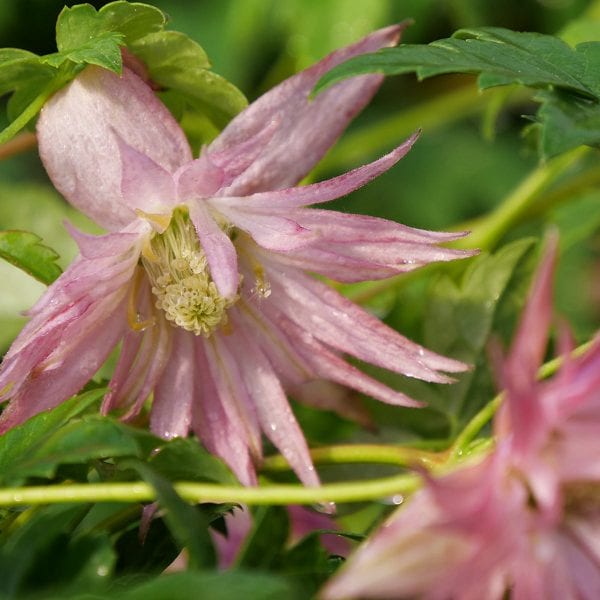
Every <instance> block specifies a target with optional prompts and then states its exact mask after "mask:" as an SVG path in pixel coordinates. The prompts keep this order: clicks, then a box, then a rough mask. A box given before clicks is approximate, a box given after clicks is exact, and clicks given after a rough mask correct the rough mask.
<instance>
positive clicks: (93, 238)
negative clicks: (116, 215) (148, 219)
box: [65, 221, 140, 258]
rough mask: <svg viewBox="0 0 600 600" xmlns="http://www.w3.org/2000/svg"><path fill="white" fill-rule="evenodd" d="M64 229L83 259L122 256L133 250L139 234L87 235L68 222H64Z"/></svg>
mask: <svg viewBox="0 0 600 600" xmlns="http://www.w3.org/2000/svg"><path fill="white" fill-rule="evenodd" d="M65 228H66V229H67V231H68V232H69V235H70V236H71V237H72V238H73V239H74V240H75V242H76V243H77V246H78V247H79V252H80V253H81V255H82V256H83V257H84V258H106V257H108V256H115V254H123V253H125V252H127V250H129V249H130V248H133V247H134V246H135V244H136V242H137V241H138V240H139V238H140V234H139V233H134V232H132V233H124V232H119V233H109V234H107V235H89V234H87V233H84V232H82V231H79V230H78V229H77V228H76V227H75V226H74V225H72V224H71V223H69V222H68V221H65Z"/></svg>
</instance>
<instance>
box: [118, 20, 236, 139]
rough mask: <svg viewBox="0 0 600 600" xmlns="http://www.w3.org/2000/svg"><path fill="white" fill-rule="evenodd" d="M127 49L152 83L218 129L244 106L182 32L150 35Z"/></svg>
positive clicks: (225, 81)
mask: <svg viewBox="0 0 600 600" xmlns="http://www.w3.org/2000/svg"><path fill="white" fill-rule="evenodd" d="M129 48H130V50H131V51H132V52H133V53H134V54H135V55H136V56H138V57H139V58H140V59H141V60H142V61H143V62H144V63H145V64H146V66H147V68H148V72H149V74H150V77H151V78H152V80H153V81H155V82H156V83H158V84H159V85H161V86H162V87H163V88H165V89H167V90H169V91H170V92H171V93H175V94H176V95H178V96H179V97H180V98H181V99H182V100H183V101H184V102H185V104H186V105H187V106H188V107H190V108H192V109H193V110H195V111H199V112H201V113H204V114H205V115H206V116H208V117H209V118H210V119H211V120H212V121H213V122H214V123H215V125H216V126H217V127H218V128H219V129H221V128H223V127H224V126H225V125H226V124H227V123H228V122H229V121H230V120H231V118H232V117H233V116H235V115H236V114H237V113H238V112H240V111H241V110H243V109H244V108H245V107H246V106H247V101H246V98H245V97H244V95H243V94H242V93H241V92H240V91H239V90H238V89H237V88H236V87H235V86H234V85H233V84H231V83H229V82H228V81H227V80H226V79H224V78H223V77H220V76H219V75H217V74H215V73H213V72H212V71H210V70H209V69H208V68H209V67H210V63H209V62H208V59H207V57H206V53H205V52H204V50H203V49H202V48H201V47H200V46H199V45H198V44H196V42H194V41H192V40H190V39H189V38H188V37H187V36H185V35H184V34H182V33H178V32H175V31H161V32H159V33H153V34H150V35H147V36H145V37H143V38H141V39H140V40H138V41H137V42H134V43H133V44H131V45H130V47H129Z"/></svg>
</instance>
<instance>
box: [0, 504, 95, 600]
mask: <svg viewBox="0 0 600 600" xmlns="http://www.w3.org/2000/svg"><path fill="white" fill-rule="evenodd" d="M87 510H88V509H87V507H86V506H72V505H59V506H50V507H47V508H45V509H42V510H40V511H37V512H33V513H32V514H30V515H28V516H29V519H26V520H24V523H23V524H22V525H21V526H20V527H17V528H14V527H13V528H11V529H10V530H9V531H7V532H3V534H2V537H1V538H0V542H1V543H0V597H1V598H14V597H15V596H16V592H17V591H18V590H19V588H20V587H21V586H22V585H23V584H25V583H27V580H28V577H27V576H28V574H30V573H32V572H34V571H35V567H36V565H37V564H38V561H39V560H40V558H41V557H44V558H45V557H47V556H48V550H49V549H50V548H51V547H52V545H53V544H54V543H55V542H56V540H57V539H58V538H59V537H60V536H61V535H62V534H65V533H69V532H70V531H71V530H72V528H73V527H74V526H75V525H76V523H77V522H78V521H79V519H81V517H82V516H83V515H84V514H85V512H86V511H87Z"/></svg>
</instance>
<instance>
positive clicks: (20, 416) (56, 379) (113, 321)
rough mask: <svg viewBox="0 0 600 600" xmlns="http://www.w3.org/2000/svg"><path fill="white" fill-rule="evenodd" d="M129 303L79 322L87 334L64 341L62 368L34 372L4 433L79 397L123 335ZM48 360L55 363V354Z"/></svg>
mask: <svg viewBox="0 0 600 600" xmlns="http://www.w3.org/2000/svg"><path fill="white" fill-rule="evenodd" d="M125 302H126V300H124V299H123V300H122V301H121V302H120V303H117V304H116V305H115V304H114V303H112V302H110V303H107V306H106V307H105V308H104V309H103V310H101V311H98V312H97V313H94V314H92V315H90V317H91V318H90V321H91V322H90V323H87V324H86V323H84V322H83V320H80V321H79V325H80V326H81V327H85V331H86V333H85V335H84V336H80V337H79V338H76V339H74V340H73V341H72V342H71V343H69V342H68V341H64V342H63V344H68V345H66V346H63V347H60V348H59V349H58V352H60V353H61V358H60V368H56V367H57V365H53V364H50V365H49V366H48V367H47V368H40V369H39V370H35V369H34V370H33V371H32V372H31V376H30V377H29V378H28V379H27V380H26V381H25V382H23V384H22V385H21V386H20V387H19V391H18V393H17V394H15V395H14V396H12V399H11V401H10V403H9V404H8V406H7V407H6V409H5V410H4V412H3V413H2V415H1V416H0V434H2V433H4V432H5V431H7V430H8V429H10V428H12V427H15V426H16V425H19V424H20V423H22V422H23V421H25V420H27V419H29V418H30V417H32V416H34V415H36V414H38V413H40V412H42V411H44V410H48V409H51V408H54V407H55V406H57V405H58V404H60V403H61V402H63V401H64V400H65V399H66V398H69V397H70V396H72V395H73V394H76V393H77V392H78V391H79V390H80V389H81V388H82V387H83V386H84V385H85V384H86V383H87V382H88V381H89V380H90V379H91V377H93V375H94V374H95V373H96V371H97V370H98V369H99V368H100V366H101V365H102V363H104V361H105V360H106V358H107V357H108V355H109V353H110V352H111V350H112V349H113V348H114V347H115V345H116V344H117V342H118V340H119V338H120V337H121V336H122V335H123V330H124V328H125V310H124V304H125ZM48 358H49V359H50V360H51V359H52V354H50V355H49V357H48ZM4 383H5V382H3V384H4Z"/></svg>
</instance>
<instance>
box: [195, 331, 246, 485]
mask: <svg viewBox="0 0 600 600" xmlns="http://www.w3.org/2000/svg"><path fill="white" fill-rule="evenodd" d="M194 341H195V344H194V346H195V351H196V352H195V354H196V365H197V372H196V374H195V377H194V385H195V388H196V394H195V401H194V405H193V407H192V428H193V429H194V431H195V432H196V435H197V436H198V437H199V438H200V439H201V440H202V443H203V444H204V445H205V446H206V448H207V449H208V450H209V452H212V453H213V454H216V455H217V456H219V457H221V458H222V459H223V460H224V461H225V462H226V463H227V464H228V465H229V467H230V468H231V470H232V471H233V472H234V473H235V475H236V477H237V478H238V479H239V480H240V482H241V483H242V484H243V485H256V483H257V481H256V471H255V468H254V463H253V461H252V458H251V456H250V452H249V450H248V444H247V443H246V441H245V439H244V435H243V432H241V431H240V429H239V423H238V422H237V421H236V420H233V421H232V420H231V419H230V418H229V416H228V415H227V414H226V412H225V410H224V408H223V405H222V403H221V400H220V398H219V391H218V389H217V386H216V385H215V382H214V381H213V378H212V375H211V372H210V369H209V365H208V361H207V358H206V354H205V352H204V342H203V341H202V340H199V339H196V340H194Z"/></svg>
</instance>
